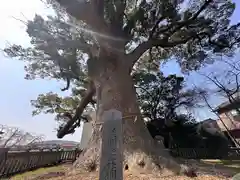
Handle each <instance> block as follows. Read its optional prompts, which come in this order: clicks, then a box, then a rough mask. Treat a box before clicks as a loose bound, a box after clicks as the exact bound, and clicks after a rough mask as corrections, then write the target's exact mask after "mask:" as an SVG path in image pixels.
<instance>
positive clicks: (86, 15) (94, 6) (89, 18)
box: [56, 0, 107, 32]
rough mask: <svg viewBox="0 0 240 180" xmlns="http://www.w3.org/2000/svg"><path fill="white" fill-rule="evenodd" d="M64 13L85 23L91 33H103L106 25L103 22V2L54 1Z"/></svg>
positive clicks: (100, 0) (99, 0)
mask: <svg viewBox="0 0 240 180" xmlns="http://www.w3.org/2000/svg"><path fill="white" fill-rule="evenodd" d="M56 2H58V3H59V4H60V5H61V6H62V7H64V8H65V9H66V12H67V13H68V14H70V15H71V16H73V17H75V18H76V19H78V20H81V21H84V22H85V23H87V24H88V25H89V26H90V27H91V28H92V30H93V31H97V32H104V30H106V27H107V26H106V24H105V22H104V21H103V16H102V14H103V1H102V0H98V1H97V2H94V1H85V0H82V1H81V2H79V0H71V1H70V0H56Z"/></svg>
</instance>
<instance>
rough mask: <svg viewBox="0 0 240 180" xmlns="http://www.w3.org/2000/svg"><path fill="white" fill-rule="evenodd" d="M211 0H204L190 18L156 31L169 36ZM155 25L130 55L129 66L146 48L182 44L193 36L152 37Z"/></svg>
mask: <svg viewBox="0 0 240 180" xmlns="http://www.w3.org/2000/svg"><path fill="white" fill-rule="evenodd" d="M212 1H213V0H206V1H205V3H204V4H203V5H202V6H201V7H200V9H199V10H198V11H197V12H196V13H195V14H194V15H193V16H192V17H191V18H189V19H188V20H185V21H180V22H177V23H173V24H171V25H170V26H168V27H166V28H163V29H161V30H160V31H159V32H158V34H161V33H165V32H167V35H168V37H170V36H171V35H172V34H174V33H175V32H177V31H178V30H180V29H181V28H182V27H184V26H186V25H188V24H190V23H192V22H194V21H195V20H196V19H197V17H198V16H199V15H200V14H201V12H203V11H204V10H205V9H206V8H207V7H208V5H209V4H210V3H211V2H212ZM161 20H162V19H161V18H160V19H159V21H157V23H159V22H160V21H161ZM156 25H158V24H156ZM156 25H155V27H154V28H153V31H152V32H151V33H150V37H149V40H148V41H147V42H144V43H142V44H140V45H139V47H137V48H136V49H135V50H134V52H133V53H132V54H131V55H130V61H131V62H130V63H131V66H133V65H134V64H135V62H136V61H137V60H138V59H139V58H140V57H141V55H142V54H143V53H144V52H146V51H147V50H148V49H151V48H152V47H164V48H167V47H174V46H176V45H179V44H184V43H186V42H187V41H188V40H190V39H191V38H193V37H189V38H186V39H183V40H179V41H175V42H166V41H167V40H168V38H163V39H159V40H157V39H153V33H154V31H155V28H156ZM174 27H175V28H174ZM171 29H173V30H172V31H171Z"/></svg>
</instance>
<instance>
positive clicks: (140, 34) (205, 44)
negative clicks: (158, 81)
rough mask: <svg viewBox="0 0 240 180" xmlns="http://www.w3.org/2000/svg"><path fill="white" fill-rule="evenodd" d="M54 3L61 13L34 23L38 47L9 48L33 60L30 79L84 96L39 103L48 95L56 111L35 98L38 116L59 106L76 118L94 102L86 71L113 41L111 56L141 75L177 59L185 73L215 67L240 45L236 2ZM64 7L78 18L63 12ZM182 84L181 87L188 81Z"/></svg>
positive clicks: (30, 31)
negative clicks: (232, 20) (49, 82)
mask: <svg viewBox="0 0 240 180" xmlns="http://www.w3.org/2000/svg"><path fill="white" fill-rule="evenodd" d="M48 3H51V5H52V7H53V8H54V9H55V12H56V15H55V16H48V17H47V19H44V18H43V17H41V16H39V15H36V16H35V17H34V19H33V20H29V21H28V22H27V33H28V35H29V36H30V38H31V47H27V48H24V47H22V46H21V45H15V44H14V45H12V46H10V47H7V48H5V50H4V51H5V52H6V53H7V54H8V55H9V56H10V57H17V58H18V59H20V60H23V61H25V62H26V65H25V70H26V79H30V80H33V79H36V78H52V79H57V80H65V81H67V85H66V87H64V88H63V89H62V90H67V89H68V88H69V87H70V82H72V83H73V85H72V87H73V95H77V96H74V98H73V97H65V98H60V97H57V95H56V94H54V93H48V94H46V95H40V96H39V97H38V102H40V101H44V99H45V100H46V98H47V99H48V100H49V103H50V104H46V106H48V107H50V106H51V108H50V109H44V108H45V107H43V106H42V105H41V104H38V102H37V101H32V104H33V105H34V106H35V107H37V110H36V111H35V112H34V114H36V113H38V112H39V110H43V111H44V110H45V111H46V112H53V109H52V108H55V110H54V111H55V112H57V113H61V112H63V110H68V111H69V113H68V115H69V114H71V116H72V118H73V117H75V121H76V119H77V118H78V116H79V115H81V114H82V112H83V111H84V109H85V107H86V106H87V105H88V104H89V102H92V103H93V102H94V100H93V99H92V96H93V95H94V93H95V90H94V87H93V85H92V83H90V81H89V77H88V75H89V71H90V69H89V68H87V67H88V66H89V64H91V63H93V62H92V61H91V59H92V57H93V56H96V54H98V49H99V47H101V46H105V45H106V44H108V45H107V46H108V47H109V50H110V51H118V52H119V53H125V54H127V55H128V56H127V58H125V59H126V61H128V62H126V64H127V63H129V62H130V66H133V65H135V69H136V71H139V69H144V68H146V67H147V68H148V69H149V68H151V69H152V70H153V71H158V69H159V64H160V62H163V61H167V60H168V59H171V58H175V59H177V61H178V62H179V64H180V66H181V68H182V71H183V72H188V71H191V70H197V69H199V68H200V67H201V66H202V65H204V64H205V63H212V62H213V59H214V58H215V57H216V56H218V55H227V56H231V55H232V54H233V52H234V50H235V49H236V48H238V46H239V37H238V36H239V24H236V25H230V17H231V15H232V14H233V12H234V9H235V4H234V3H232V2H231V1H229V0H227V1H222V0H217V1H213V0H202V1H190V3H189V4H187V5H186V1H184V0H177V1H170V0H169V1H160V0H156V1H149V2H148V1H145V0H143V1H121V2H120V1H116V2H115V1H114V2H112V1H96V2H94V3H89V2H79V1H72V2H71V3H69V2H68V1H60V0H56V1H48ZM58 3H59V4H60V5H61V7H60V6H59V4H58ZM62 7H64V8H65V9H66V11H67V13H69V14H70V15H72V16H69V15H68V14H66V13H65V12H64V11H62ZM93 11H94V12H93ZM75 18H77V20H80V21H77V20H76V19H75ZM105 41H106V43H104V42H105ZM110 46H111V47H110ZM134 47H136V48H134ZM116 48H117V49H116ZM142 54H144V56H143V57H142ZM140 57H142V58H140ZM139 58H140V60H139V62H138V63H136V61H137V60H138V59H139ZM135 76H136V74H135ZM150 76H151V75H150ZM158 78H161V77H160V76H158ZM168 78H169V79H171V78H174V76H172V77H168ZM139 82H140V81H139ZM139 85H140V86H142V84H139ZM176 86H181V78H178V79H177V84H176ZM166 91H167V90H166ZM155 93H157V92H155ZM189 93H191V92H189ZM175 95H176V94H175ZM142 96H143V95H142ZM144 96H145V95H144ZM81 97H82V98H81ZM87 97H88V98H87ZM141 98H143V97H141ZM162 98H165V99H166V98H171V97H166V96H164V97H162ZM80 99H81V100H82V101H81V102H80V103H79V101H80ZM84 100H85V101H84ZM60 101H65V103H64V104H66V103H67V104H68V107H60V105H59V102H60ZM168 102H170V101H168ZM142 103H143V102H142ZM175 103H177V102H175ZM178 103H181V102H178ZM189 103H190V101H189ZM79 104H80V105H81V106H80V105H79ZM175 105H176V106H177V104H175ZM143 106H144V105H143ZM80 107H81V108H80ZM65 108H67V109H65ZM69 108H70V109H69ZM143 108H146V107H143ZM76 109H78V110H80V111H77V110H76ZM158 110H159V108H158ZM64 112H65V111H64ZM80 112H81V113H80ZM158 112H160V111H158ZM74 113H75V114H74ZM59 117H64V116H58V118H59ZM68 117H69V116H68Z"/></svg>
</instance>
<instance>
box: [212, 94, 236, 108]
mask: <svg viewBox="0 0 240 180" xmlns="http://www.w3.org/2000/svg"><path fill="white" fill-rule="evenodd" d="M233 98H234V100H233V101H234V102H232V103H231V102H230V101H229V100H227V101H225V102H223V103H222V104H220V105H219V106H217V107H216V108H215V109H214V111H216V112H221V111H228V110H232V109H234V108H236V106H239V107H240V92H237V93H236V94H234V95H233Z"/></svg>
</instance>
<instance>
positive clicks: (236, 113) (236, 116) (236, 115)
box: [231, 109, 240, 121]
mask: <svg viewBox="0 0 240 180" xmlns="http://www.w3.org/2000/svg"><path fill="white" fill-rule="evenodd" d="M231 115H232V116H233V119H234V120H235V121H240V114H239V111H237V110H236V109H233V110H231Z"/></svg>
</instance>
